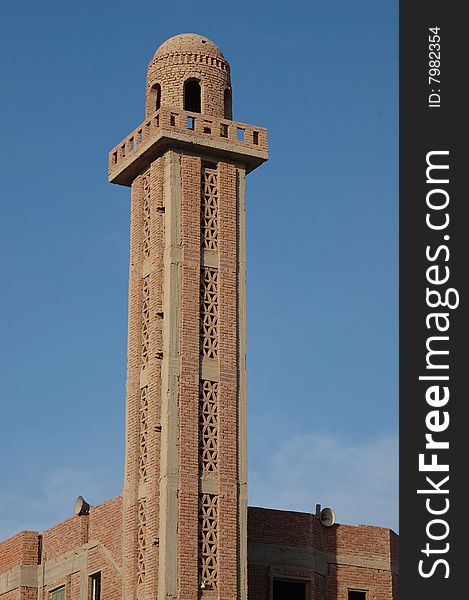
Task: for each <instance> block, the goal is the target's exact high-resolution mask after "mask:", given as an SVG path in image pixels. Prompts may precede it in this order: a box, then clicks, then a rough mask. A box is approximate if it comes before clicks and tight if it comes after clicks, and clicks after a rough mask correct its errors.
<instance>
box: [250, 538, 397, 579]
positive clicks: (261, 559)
mask: <svg viewBox="0 0 469 600" xmlns="http://www.w3.org/2000/svg"><path fill="white" fill-rule="evenodd" d="M248 564H257V565H265V566H286V567H297V568H300V569H308V570H311V571H316V572H317V573H320V574H321V575H327V574H328V565H330V564H335V565H347V566H351V567H361V568H366V569H376V570H380V571H391V572H392V573H395V574H396V575H398V574H399V570H398V569H397V568H396V567H394V566H391V562H390V560H389V559H378V558H366V557H362V556H355V555H349V554H333V553H329V552H322V551H320V550H315V549H314V548H294V547H291V546H280V545H274V544H257V543H248Z"/></svg>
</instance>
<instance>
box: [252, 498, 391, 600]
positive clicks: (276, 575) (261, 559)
mask: <svg viewBox="0 0 469 600" xmlns="http://www.w3.org/2000/svg"><path fill="white" fill-rule="evenodd" d="M248 544H249V555H248V564H249V600H269V599H270V598H271V597H272V582H273V580H274V579H290V580H298V581H304V582H305V583H307V597H308V600H347V597H348V590H349V589H358V590H364V591H367V593H368V596H367V600H397V598H398V597H399V595H398V594H399V588H398V583H399V575H398V544H399V542H398V537H397V535H396V534H395V533H394V532H393V531H390V530H389V529H385V528H383V527H370V526H366V525H359V526H351V525H337V524H336V525H334V526H332V527H323V526H322V525H321V524H320V522H319V519H318V518H317V517H315V516H314V515H312V514H308V513H298V512H288V511H278V510H269V509H263V508H249V511H248Z"/></svg>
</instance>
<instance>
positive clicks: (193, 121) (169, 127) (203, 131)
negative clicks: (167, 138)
mask: <svg viewBox="0 0 469 600" xmlns="http://www.w3.org/2000/svg"><path fill="white" fill-rule="evenodd" d="M162 131H168V132H177V133H184V134H186V135H189V136H190V135H194V136H197V137H198V138H200V137H206V138H208V139H212V140H217V141H220V142H229V144H230V145H234V146H235V147H236V148H238V149H239V150H241V151H242V149H243V148H245V149H248V148H249V149H252V150H256V149H257V150H260V151H263V152H266V151H267V129H264V128H262V127H253V126H252V125H248V124H246V123H238V122H235V121H230V120H228V119H219V118H215V117H208V116H205V115H201V114H200V113H193V112H189V111H186V110H174V109H169V108H160V109H159V110H158V111H157V112H155V113H154V114H153V115H152V116H151V117H150V118H149V119H147V120H146V121H145V122H144V123H142V124H141V125H139V127H137V128H136V129H134V131H132V133H130V134H129V135H128V136H127V137H126V138H125V139H124V140H123V141H122V142H121V143H120V144H118V145H117V146H115V147H114V148H113V149H112V150H111V152H110V153H109V177H110V178H112V175H113V173H114V172H116V171H118V170H120V168H121V166H123V163H124V162H125V163H128V162H129V160H130V159H131V158H132V156H137V155H138V154H139V152H140V150H141V149H142V148H143V147H145V146H148V145H149V143H150V142H151V141H152V139H154V138H156V136H157V135H158V134H159V133H160V132H162Z"/></svg>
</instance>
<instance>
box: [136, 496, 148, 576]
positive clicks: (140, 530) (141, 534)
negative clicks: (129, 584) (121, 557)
mask: <svg viewBox="0 0 469 600" xmlns="http://www.w3.org/2000/svg"><path fill="white" fill-rule="evenodd" d="M146 510H147V503H146V500H140V501H139V503H138V526H137V585H138V586H140V585H142V584H143V583H144V581H145V572H146V566H145V563H146V553H147V515H146Z"/></svg>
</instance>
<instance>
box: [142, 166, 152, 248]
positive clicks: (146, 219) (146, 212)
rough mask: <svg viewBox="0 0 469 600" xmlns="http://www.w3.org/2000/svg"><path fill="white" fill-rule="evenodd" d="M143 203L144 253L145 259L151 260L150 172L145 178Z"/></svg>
mask: <svg viewBox="0 0 469 600" xmlns="http://www.w3.org/2000/svg"><path fill="white" fill-rule="evenodd" d="M142 179H143V203H142V222H143V224H142V234H143V240H142V252H143V257H144V258H150V194H151V192H150V189H151V188H150V171H147V172H146V173H145V174H144V175H143V177H142Z"/></svg>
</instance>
